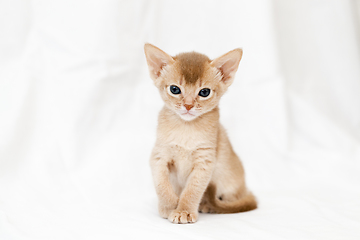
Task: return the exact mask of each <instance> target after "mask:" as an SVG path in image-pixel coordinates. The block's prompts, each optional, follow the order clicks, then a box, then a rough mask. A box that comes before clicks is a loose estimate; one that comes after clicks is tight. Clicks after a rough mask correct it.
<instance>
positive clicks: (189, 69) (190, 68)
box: [174, 52, 210, 85]
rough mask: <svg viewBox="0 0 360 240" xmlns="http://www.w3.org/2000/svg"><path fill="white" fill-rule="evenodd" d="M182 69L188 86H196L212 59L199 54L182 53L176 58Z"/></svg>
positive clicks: (181, 71)
mask: <svg viewBox="0 0 360 240" xmlns="http://www.w3.org/2000/svg"><path fill="white" fill-rule="evenodd" d="M174 60H175V61H176V62H177V64H178V67H179V69H180V73H181V75H182V76H183V77H184V79H185V82H186V83H187V84H191V85H194V84H195V83H196V82H197V81H198V80H199V79H200V80H201V78H202V76H203V75H204V72H205V70H206V66H207V63H210V59H209V58H208V57H207V56H206V55H203V54H200V53H197V52H189V53H180V54H178V55H177V56H175V57H174Z"/></svg>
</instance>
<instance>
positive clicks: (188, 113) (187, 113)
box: [181, 112, 195, 116]
mask: <svg viewBox="0 0 360 240" xmlns="http://www.w3.org/2000/svg"><path fill="white" fill-rule="evenodd" d="M181 115H190V116H195V115H194V114H192V113H190V112H186V113H182V114H181Z"/></svg>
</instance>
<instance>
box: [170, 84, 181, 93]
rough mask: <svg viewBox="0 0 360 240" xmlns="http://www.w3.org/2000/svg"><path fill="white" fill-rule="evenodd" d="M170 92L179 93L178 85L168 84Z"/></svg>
mask: <svg viewBox="0 0 360 240" xmlns="http://www.w3.org/2000/svg"><path fill="white" fill-rule="evenodd" d="M170 92H171V93H172V94H180V93H181V90H180V88H179V87H177V86H175V85H171V86H170Z"/></svg>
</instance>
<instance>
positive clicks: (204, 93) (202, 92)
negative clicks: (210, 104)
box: [199, 88, 210, 97]
mask: <svg viewBox="0 0 360 240" xmlns="http://www.w3.org/2000/svg"><path fill="white" fill-rule="evenodd" d="M209 94H210V89H208V88H203V89H201V90H200V92H199V96H201V97H207V96H209Z"/></svg>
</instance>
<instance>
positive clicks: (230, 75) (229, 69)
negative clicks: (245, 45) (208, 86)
mask: <svg viewBox="0 0 360 240" xmlns="http://www.w3.org/2000/svg"><path fill="white" fill-rule="evenodd" d="M242 54H243V51H242V49H240V48H237V49H234V50H232V51H230V52H228V53H226V54H224V55H222V56H221V57H218V58H216V59H214V60H213V61H212V62H211V63H210V64H211V65H212V66H214V67H216V68H217V69H219V71H220V72H221V74H222V79H221V82H223V83H224V84H226V85H227V86H230V85H231V83H232V82H233V80H234V76H235V73H236V71H237V69H238V67H239V63H240V60H241V57H242Z"/></svg>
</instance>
